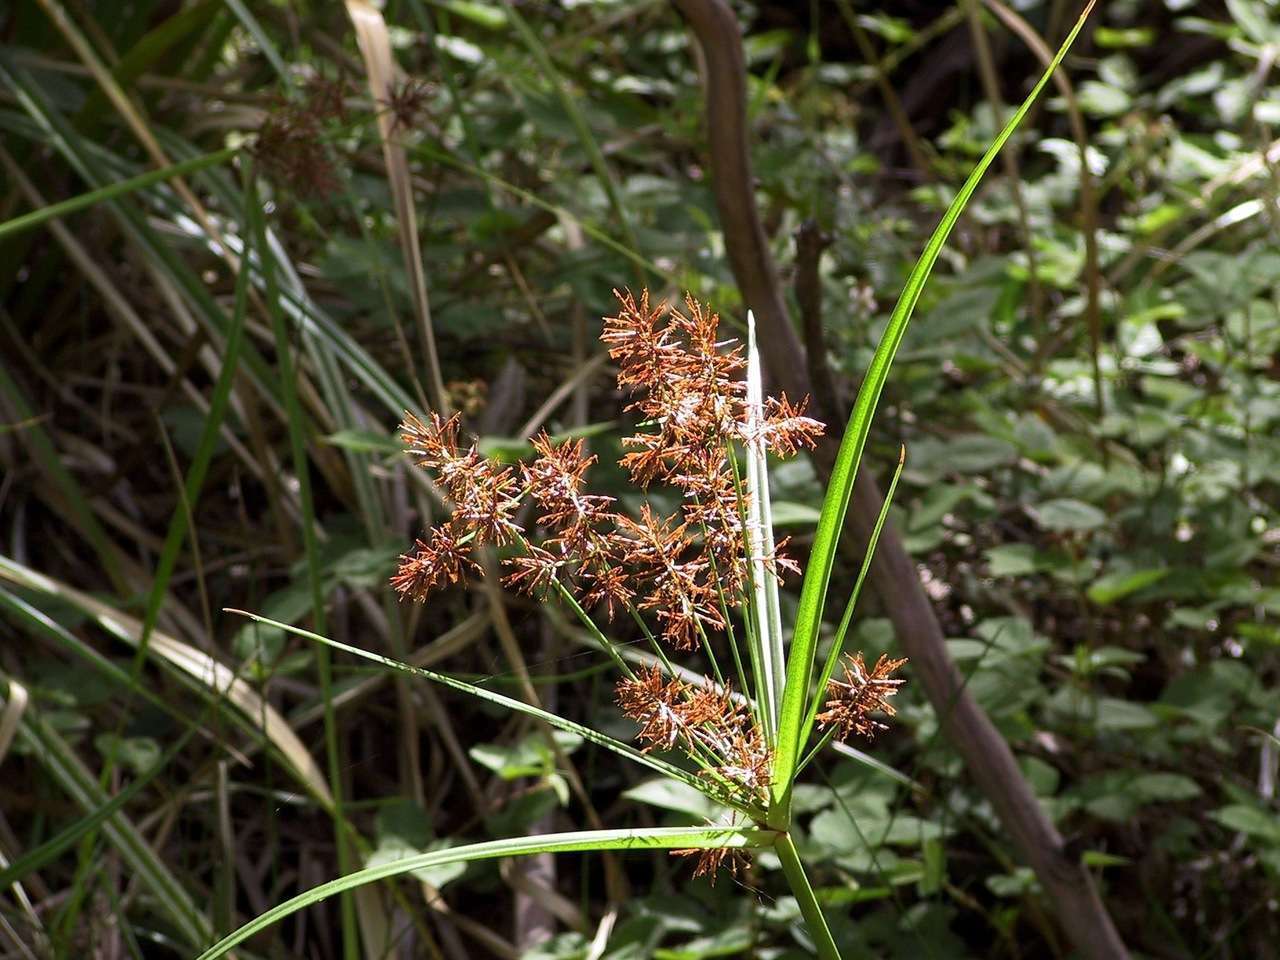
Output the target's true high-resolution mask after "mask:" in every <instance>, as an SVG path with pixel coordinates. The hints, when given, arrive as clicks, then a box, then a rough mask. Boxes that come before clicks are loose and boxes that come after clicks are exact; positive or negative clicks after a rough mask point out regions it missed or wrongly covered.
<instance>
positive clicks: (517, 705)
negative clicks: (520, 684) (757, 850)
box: [226, 609, 762, 817]
mask: <svg viewBox="0 0 1280 960" xmlns="http://www.w3.org/2000/svg"><path fill="white" fill-rule="evenodd" d="M226 612H227V613H235V614H238V615H240V616H242V617H248V618H249V619H251V620H256V621H258V622H259V623H265V624H269V625H271V626H273V627H276V628H278V629H280V630H284V631H286V632H288V633H292V634H294V635H296V636H299V637H305V638H307V639H308V640H314V641H315V642H316V643H323V644H327V645H328V646H330V647H332V648H333V649H335V650H341V651H343V652H344V653H350V654H352V655H354V656H357V657H363V658H364V659H365V660H372V661H373V662H374V663H380V664H382V665H383V666H385V667H390V668H391V669H393V670H399V671H400V672H401V673H407V674H410V675H412V676H415V677H422V678H423V679H425V680H430V681H432V682H433V683H438V684H440V685H441V686H444V687H448V688H449V689H451V690H458V691H460V692H462V693H469V694H471V696H473V697H478V698H479V699H481V700H487V701H488V702H489V703H493V704H497V705H498V706H500V707H506V708H507V709H508V710H513V711H515V712H516V713H523V714H525V715H526V716H530V717H534V718H536V719H538V720H541V721H543V722H544V723H547V724H550V725H551V726H553V727H556V728H558V729H560V730H567V731H569V732H570V733H576V734H577V735H578V736H580V737H582V739H583V740H586V741H588V742H590V743H594V744H596V745H597V746H601V747H604V748H605V749H607V750H612V751H613V752H614V753H616V754H619V755H620V756H623V757H626V758H627V759H629V760H634V761H635V762H636V763H638V764H641V765H642V766H646V767H648V768H650V769H651V770H655V771H657V772H658V773H661V774H662V775H663V776H667V777H671V778H672V779H675V780H679V781H680V782H681V783H684V784H687V785H688V786H691V787H693V788H694V789H695V790H697V791H698V792H699V793H703V794H706V795H707V796H709V797H711V798H712V799H714V800H717V801H719V802H720V803H724V804H725V805H727V806H731V807H734V808H735V809H737V810H740V811H741V812H743V813H746V814H747V815H749V816H753V817H754V816H759V815H760V814H761V813H762V811H761V810H758V809H753V808H751V807H748V806H746V805H744V804H742V803H741V802H738V801H735V800H732V799H731V798H727V797H724V796H721V795H720V794H718V793H716V791H715V790H714V789H713V788H712V786H711V784H709V783H708V782H707V781H706V780H704V779H702V778H700V777H698V776H696V775H695V774H692V773H690V772H688V771H687V770H682V769H681V768H679V767H677V766H675V765H674V764H672V763H668V762H667V761H665V760H661V759H659V758H658V757H654V756H651V755H649V754H647V753H644V752H642V751H640V750H637V749H636V748H635V747H633V746H631V745H630V744H627V743H623V742H622V741H621V740H615V739H614V738H613V737H610V736H607V735H606V734H603V733H600V732H599V731H598V730H594V729H592V728H591V727H588V726H585V725H583V724H580V723H575V722H573V721H572V720H566V719H565V718H564V717H561V716H557V715H556V714H554V713H550V712H548V711H546V710H542V709H540V708H538V707H535V706H532V705H531V704H528V703H525V702H524V701H523V700H515V699H513V698H511V697H507V696H503V695H502V694H500V693H494V692H493V691H492V690H486V689H485V688H484V687H477V686H476V685H475V684H471V683H467V682H466V681H464V680H458V679H456V678H454V677H451V676H448V675H447V674H443V673H436V672H435V671H434V670H427V669H425V668H423V667H414V666H410V665H409V664H407V663H401V662H400V661H398V660H393V659H391V658H390V657H384V656H382V654H379V653H373V652H372V651H370V650H362V649H360V648H359V647H353V646H350V645H349V644H345V643H342V642H340V641H338V640H332V639H330V638H329V637H322V636H320V634H318V633H312V632H311V631H310V630H303V629H302V628H301V627H295V626H292V625H290V624H287V623H280V622H279V621H276V620H271V619H269V618H267V617H262V616H259V615H258V614H256V613H249V612H248V611H246V610H232V609H228V610H227V611H226Z"/></svg>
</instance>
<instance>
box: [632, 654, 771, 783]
mask: <svg viewBox="0 0 1280 960" xmlns="http://www.w3.org/2000/svg"><path fill="white" fill-rule="evenodd" d="M617 693H618V705H619V706H620V707H622V712H623V713H625V714H626V715H627V716H628V717H629V718H630V719H632V720H633V721H635V722H636V723H637V724H639V726H640V731H639V733H637V734H636V737H637V739H639V740H641V741H643V742H644V743H645V744H646V746H645V750H646V751H648V750H652V749H654V748H655V747H656V748H659V749H661V750H672V749H675V748H676V747H677V746H679V747H680V748H681V749H683V750H684V752H685V753H686V754H688V755H689V756H691V757H693V758H694V759H695V760H697V761H699V762H700V763H701V764H702V766H703V769H704V773H705V774H706V775H707V776H708V777H710V778H711V779H712V781H713V782H715V783H716V784H718V785H719V786H720V787H722V788H723V789H724V790H726V791H727V792H728V793H729V795H730V797H731V798H732V799H734V800H738V801H740V802H747V803H763V802H764V801H766V800H767V799H768V795H769V782H770V780H769V772H770V768H771V766H772V762H773V755H772V752H771V751H770V750H769V747H768V746H767V745H766V743H765V740H764V736H763V735H762V734H761V732H760V728H759V727H758V726H757V724H756V722H755V718H754V717H752V715H751V714H750V712H749V711H748V710H747V709H746V708H745V707H744V706H743V705H742V704H740V703H738V702H736V701H735V700H734V698H733V693H732V691H731V690H730V689H729V688H728V687H727V686H725V687H721V686H715V685H710V684H708V685H706V686H700V685H695V684H689V683H685V682H684V681H683V680H679V679H676V678H671V679H668V678H665V677H664V676H663V674H662V670H661V669H660V668H659V667H657V666H650V667H647V668H645V669H642V670H641V671H640V672H639V673H638V674H636V675H635V676H634V677H624V678H623V679H621V680H619V681H618V686H617Z"/></svg>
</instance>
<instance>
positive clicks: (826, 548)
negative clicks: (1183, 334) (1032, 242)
mask: <svg viewBox="0 0 1280 960" xmlns="http://www.w3.org/2000/svg"><path fill="white" fill-rule="evenodd" d="M1092 9H1093V0H1090V2H1089V3H1088V4H1087V5H1086V6H1085V9H1084V11H1083V12H1082V13H1081V15H1080V19H1079V20H1077V21H1076V25H1075V27H1074V28H1073V29H1072V30H1071V33H1069V34H1068V35H1067V38H1066V40H1064V41H1063V43H1062V46H1061V47H1060V48H1059V49H1058V52H1057V54H1056V55H1055V56H1054V58H1053V61H1052V62H1051V63H1050V64H1049V66H1048V68H1047V69H1046V70H1045V72H1044V73H1043V74H1042V75H1041V77H1040V79H1039V81H1038V82H1037V83H1036V85H1035V87H1033V88H1032V90H1031V92H1030V93H1029V94H1028V95H1027V98H1026V99H1025V100H1023V102H1022V105H1021V106H1020V107H1019V108H1018V110H1017V112H1016V113H1014V115H1013V116H1012V117H1011V118H1010V119H1009V122H1008V123H1007V124H1006V125H1005V127H1004V129H1003V130H1001V131H1000V134H999V135H998V136H997V137H996V138H995V140H994V141H992V143H991V146H990V147H988V148H987V152H986V153H985V154H983V156H982V159H981V160H979V161H978V164H977V166H975V167H974V169H973V172H972V173H970V174H969V178H968V179H967V180H966V181H965V182H964V185H963V186H962V187H961V188H960V190H959V192H958V193H957V194H956V196H955V199H954V200H952V201H951V205H950V206H948V207H947V210H946V212H945V213H944V214H943V215H942V220H941V222H940V223H939V224H938V227H937V229H936V230H934V232H933V235H932V236H931V237H930V238H929V242H928V243H927V244H925V248H924V251H923V252H922V253H921V254H920V259H919V260H917V261H916V264H915V266H914V267H913V268H912V270H911V273H910V274H909V275H908V276H907V281H906V284H905V286H904V287H903V291H902V295H901V297H899V299H898V304H897V306H896V307H895V308H894V310H893V314H892V316H891V317H890V318H889V325H888V327H887V328H886V329H885V332H884V336H883V337H881V340H880V344H879V346H878V347H877V348H876V352H875V355H874V356H873V357H872V359H871V364H870V366H869V367H868V368H867V373H866V376H865V377H864V378H863V381H862V387H861V389H859V391H858V397H857V400H856V401H855V402H854V405H853V413H852V414H851V415H850V417H849V423H848V426H847V427H846V428H845V433H844V439H843V440H842V441H841V443H840V451H839V453H838V455H837V457H836V462H835V466H834V467H833V468H832V470H831V480H830V483H829V485H828V487H827V494H826V498H825V499H824V501H823V504H822V514H821V516H820V518H819V520H818V529H817V534H816V536H815V538H814V543H813V549H812V551H811V553H810V556H809V568H808V570H807V571H806V573H805V578H804V584H803V586H802V587H801V592H800V605H799V608H798V609H797V612H796V626H795V632H794V634H793V636H792V641H791V654H790V658H789V660H788V663H787V681H786V687H785V689H784V690H783V695H782V714H781V718H780V721H779V731H778V744H777V753H776V760H775V763H774V778H773V783H774V786H773V796H772V804H771V812H770V826H773V827H775V828H778V829H785V828H786V827H787V826H788V825H789V823H790V819H791V788H792V784H793V781H794V778H795V770H796V765H797V764H798V762H799V757H800V750H801V747H802V743H801V733H802V730H803V726H804V718H805V716H806V712H807V707H808V704H809V696H810V692H809V691H810V686H811V684H812V681H813V666H814V659H815V656H816V653H817V642H818V630H819V628H820V627H821V624H822V610H823V605H824V603H825V601H826V594H827V588H828V585H829V584H830V581H831V570H832V567H833V566H834V563H835V553H836V546H837V543H838V541H839V537H840V531H841V530H842V529H843V527H844V517H845V511H846V510H847V509H848V506H849V498H850V496H851V494H852V493H853V483H854V480H855V478H856V477H857V473H858V466H859V464H860V463H861V460H862V452H863V449H864V448H865V447H866V442H867V435H868V433H869V431H870V429H871V418H872V416H873V415H874V414H875V410H876V405H877V404H878V403H879V400H880V393H881V391H882V390H883V389H884V384H885V381H886V380H887V379H888V376H889V368H890V366H892V364H893V358H894V355H895V354H896V353H897V352H898V346H899V345H900V344H901V343H902V338H903V335H904V334H905V333H906V330H907V324H908V322H909V321H910V320H911V315H912V313H913V312H914V311H915V307H916V303H917V302H918V301H919V299H920V294H921V292H922V291H923V290H924V285H925V283H926V282H927V281H928V279H929V275H930V273H931V272H932V271H933V266H934V264H935V263H936V262H937V260H938V255H939V254H940V253H941V252H942V248H943V246H944V245H945V244H946V241H947V237H948V236H949V235H950V233H951V229H952V228H953V227H954V226H955V224H956V221H957V220H959V219H960V215H961V213H963V211H964V208H965V207H966V206H967V205H968V203H969V199H970V198H971V197H972V196H973V194H974V191H976V190H977V188H978V183H979V182H980V181H981V180H982V176H983V174H985V173H986V172H987V168H988V167H990V166H991V163H992V161H994V160H995V158H996V155H997V154H998V153H999V152H1000V148H1001V147H1003V146H1004V144H1005V141H1007V140H1008V139H1009V137H1010V136H1012V134H1013V132H1014V131H1015V130H1016V129H1017V128H1018V125H1019V124H1020V123H1021V122H1022V119H1023V117H1025V116H1026V115H1027V111H1028V110H1030V109H1031V105H1032V104H1033V103H1034V102H1035V100H1036V98H1037V97H1039V96H1040V92H1041V91H1042V90H1043V89H1044V87H1045V85H1046V84H1047V83H1048V82H1049V78H1050V77H1051V76H1053V72H1054V71H1055V70H1056V69H1057V68H1058V65H1059V64H1060V63H1061V62H1062V59H1063V57H1065V56H1066V54H1067V51H1068V50H1069V49H1070V48H1071V45H1072V44H1073V43H1074V42H1075V39H1076V37H1077V36H1078V35H1079V33H1080V29H1081V28H1082V27H1083V26H1084V23H1085V20H1086V18H1087V17H1088V16H1089V12H1090V10H1092Z"/></svg>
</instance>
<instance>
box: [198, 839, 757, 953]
mask: <svg viewBox="0 0 1280 960" xmlns="http://www.w3.org/2000/svg"><path fill="white" fill-rule="evenodd" d="M777 837H778V835H777V834H776V833H774V832H773V831H771V830H756V829H753V828H749V827H647V828H635V829H631V830H582V831H577V832H574V833H548V834H543V835H541V836H536V837H512V838H510V839H507V840H489V841H486V842H484V843H472V844H467V845H466V846H461V847H451V848H449V849H447V850H435V851H433V852H431V853H421V854H417V855H416V856H412V857H405V858H403V859H401V860H392V861H390V862H388V863H383V864H379V865H378V866H376V867H366V868H365V869H364V870H359V871H357V872H355V873H352V874H349V875H348V876H345V877H339V878H338V879H337V880H330V881H329V882H328V883H323V884H321V885H320V886H318V887H313V888H312V889H310V890H308V891H306V892H305V893H300V894H298V896H296V897H293V898H292V899H290V900H286V901H285V902H284V903H282V904H280V905H279V906H276V907H272V908H271V909H270V910H268V911H267V912H266V913H264V914H262V915H261V916H259V917H257V918H256V919H254V920H251V921H250V922H249V923H246V924H245V925H244V926H243V927H241V928H240V929H239V930H237V931H236V932H235V933H233V934H231V935H229V936H227V937H224V938H223V939H221V940H219V941H218V942H217V943H216V944H214V945H213V946H212V947H210V948H209V949H208V950H206V951H205V952H204V953H202V954H200V956H199V957H197V958H196V960H217V958H218V957H222V956H226V954H227V952H228V951H229V950H231V949H232V948H234V947H235V946H236V945H237V944H240V943H243V942H244V941H245V940H247V939H248V938H249V937H251V936H253V935H254V934H255V933H258V932H259V931H261V930H265V929H266V928H267V927H269V926H271V925H272V924H273V923H276V922H278V921H280V920H282V919H284V918H285V917H287V916H289V914H291V913H296V912H297V911H299V910H301V909H303V908H304V907H308V906H310V905H311V904H313V903H316V902H318V901H320V900H323V899H325V898H326V897H331V896H333V895H334V894H335V893H341V892H342V891H344V890H351V889H352V888H354V887H358V886H361V885H363V884H366V883H373V882H375V881H377V880H386V879H387V878H389V877H397V876H400V875H401V874H405V873H410V872H411V871H414V870H425V869H427V868H429V867H440V866H445V865H446V864H450V863H474V862H476V861H478V860H493V859H495V858H498V857H521V856H530V855H533V854H539V853H580V852H588V851H596V850H680V849H685V848H687V849H691V850H692V849H718V848H720V847H737V848H747V847H769V846H773V844H774V843H775V842H776V841H777Z"/></svg>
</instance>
